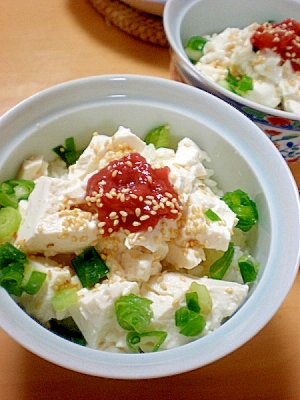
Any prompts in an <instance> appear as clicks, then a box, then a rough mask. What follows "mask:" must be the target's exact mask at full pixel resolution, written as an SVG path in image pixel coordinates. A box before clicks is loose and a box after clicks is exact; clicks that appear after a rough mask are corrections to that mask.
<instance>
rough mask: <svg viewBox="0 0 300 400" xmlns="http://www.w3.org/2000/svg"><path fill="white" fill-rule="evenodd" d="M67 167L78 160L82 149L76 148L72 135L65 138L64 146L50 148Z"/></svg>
mask: <svg viewBox="0 0 300 400" xmlns="http://www.w3.org/2000/svg"><path fill="white" fill-rule="evenodd" d="M52 151H54V153H56V154H57V155H58V156H59V157H60V158H61V159H62V160H63V161H64V162H65V163H66V164H67V167H69V166H70V165H72V164H75V162H76V161H77V160H78V158H79V157H80V155H81V154H82V152H83V150H76V146H75V141H74V138H73V137H69V138H67V139H66V140H65V146H62V145H59V146H56V147H54V148H53V149H52Z"/></svg>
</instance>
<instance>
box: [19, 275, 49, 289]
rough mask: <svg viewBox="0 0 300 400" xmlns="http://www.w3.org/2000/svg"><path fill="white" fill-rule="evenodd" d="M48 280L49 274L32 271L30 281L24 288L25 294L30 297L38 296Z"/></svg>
mask: <svg viewBox="0 0 300 400" xmlns="http://www.w3.org/2000/svg"><path fill="white" fill-rule="evenodd" d="M46 278H47V274H46V273H45V272H41V271H32V272H31V275H30V277H29V280H28V281H27V283H26V285H24V286H23V290H24V292H26V293H28V294H30V295H34V294H37V293H38V291H39V290H40V289H41V287H42V286H43V284H44V282H45V280H46Z"/></svg>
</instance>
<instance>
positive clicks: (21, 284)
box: [0, 242, 47, 296]
mask: <svg viewBox="0 0 300 400" xmlns="http://www.w3.org/2000/svg"><path fill="white" fill-rule="evenodd" d="M29 273H30V275H29ZM27 275H29V278H27ZM46 278H47V274H46V273H44V272H40V271H32V270H31V267H30V263H28V262H27V256H26V254H25V253H24V252H23V251H21V250H18V249H17V248H16V247H14V246H13V245H12V244H10V243H8V242H7V243H4V244H2V245H0V286H2V287H4V288H5V289H6V290H7V291H8V293H10V294H13V295H15V296H21V294H22V293H23V291H25V292H26V293H28V294H30V295H34V294H36V293H37V292H38V291H39V290H40V288H41V287H42V286H43V283H44V282H45V279H46Z"/></svg>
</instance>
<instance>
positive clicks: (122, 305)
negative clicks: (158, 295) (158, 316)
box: [115, 293, 153, 333]
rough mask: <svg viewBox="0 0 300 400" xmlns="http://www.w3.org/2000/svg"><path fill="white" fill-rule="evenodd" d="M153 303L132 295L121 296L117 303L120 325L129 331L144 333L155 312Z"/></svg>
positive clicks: (116, 308)
mask: <svg viewBox="0 0 300 400" xmlns="http://www.w3.org/2000/svg"><path fill="white" fill-rule="evenodd" d="M151 304H152V301H151V300H149V299H146V298H144V297H139V296H136V295H135V294H132V293H130V294H129V295H127V296H121V297H120V298H119V299H118V300H117V301H116V302H115V310H116V316H117V320H118V323H119V325H120V326H121V327H122V328H123V329H126V330H128V331H132V330H133V331H136V332H138V333H142V332H143V331H144V330H145V329H146V328H147V326H148V325H149V323H150V321H151V318H152V316H153V312H152V310H151V308H150V305H151Z"/></svg>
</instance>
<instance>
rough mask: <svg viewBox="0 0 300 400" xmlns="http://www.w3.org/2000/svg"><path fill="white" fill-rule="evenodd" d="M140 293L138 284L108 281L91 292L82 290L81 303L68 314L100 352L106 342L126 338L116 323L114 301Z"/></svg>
mask: <svg viewBox="0 0 300 400" xmlns="http://www.w3.org/2000/svg"><path fill="white" fill-rule="evenodd" d="M138 290H139V289H138V284H137V283H136V282H126V281H125V282H121V281H115V282H110V281H108V282H104V283H103V284H101V285H98V286H97V287H96V288H94V289H92V290H88V289H81V290H79V292H78V296H79V301H78V304H76V305H73V306H71V307H70V308H69V312H70V315H71V316H72V317H73V319H74V321H75V322H76V324H77V325H78V327H79V329H80V330H81V332H82V334H83V336H84V337H85V339H86V341H87V343H88V346H89V347H91V348H93V349H97V348H99V349H101V347H102V346H106V345H107V344H106V343H107V341H108V342H113V343H116V342H117V341H118V340H120V339H121V338H122V337H123V338H124V330H123V329H122V328H121V327H120V326H119V324H118V322H117V317H116V312H115V301H116V300H117V299H118V298H119V297H120V296H123V295H124V296H125V295H128V294H130V293H133V294H137V293H138ZM125 336H126V335H125ZM123 342H124V339H123Z"/></svg>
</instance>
